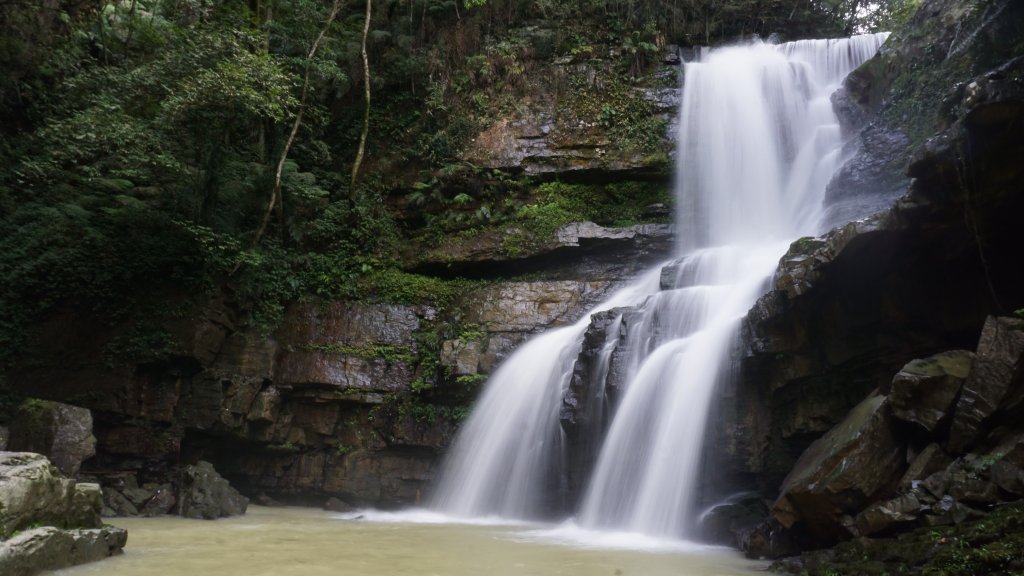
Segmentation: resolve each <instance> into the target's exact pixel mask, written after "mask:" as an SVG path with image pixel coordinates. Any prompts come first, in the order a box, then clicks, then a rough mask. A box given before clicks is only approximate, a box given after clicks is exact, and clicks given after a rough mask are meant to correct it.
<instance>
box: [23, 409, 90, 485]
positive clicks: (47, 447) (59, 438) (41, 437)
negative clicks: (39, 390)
mask: <svg viewBox="0 0 1024 576" xmlns="http://www.w3.org/2000/svg"><path fill="white" fill-rule="evenodd" d="M9 448H10V449H11V450H12V451H17V452H37V453H39V454H43V455H45V456H47V457H48V458H49V459H50V461H51V462H53V464H54V465H55V466H57V468H58V469H59V470H60V471H61V472H63V473H64V475H66V476H69V477H74V476H76V475H77V474H78V470H79V468H81V466H82V462H84V461H85V460H88V459H89V458H91V457H93V456H94V455H95V454H96V438H95V437H94V436H93V435H92V413H91V412H90V411H89V410H86V409H85V408H79V407H77V406H71V405H69V404H61V403H60V402H48V401H44V400H34V399H29V400H26V401H25V402H23V403H22V405H21V406H20V407H19V408H18V412H17V414H16V415H15V417H14V419H13V420H12V422H11V437H10V441H9Z"/></svg>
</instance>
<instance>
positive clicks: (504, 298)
mask: <svg viewBox="0 0 1024 576" xmlns="http://www.w3.org/2000/svg"><path fill="white" fill-rule="evenodd" d="M609 288H611V283H610V282H600V281H595V282H580V281H540V282H504V283H501V284H497V285H495V286H493V287H488V288H485V289H484V290H483V291H482V292H481V293H480V294H479V295H478V296H477V297H476V298H477V301H478V302H479V305H477V306H474V307H472V308H471V309H469V310H467V312H466V321H467V322H468V323H472V324H479V325H480V326H481V327H483V328H484V329H485V330H487V331H488V332H520V333H532V332H535V331H539V330H541V329H543V328H548V327H552V326H558V325H564V324H568V323H570V322H574V321H575V320H577V319H578V318H579V316H580V315H581V314H583V312H584V311H585V310H586V309H587V308H588V307H589V306H591V305H593V304H596V303H597V302H598V301H600V300H601V299H602V298H603V297H604V296H605V295H606V294H607V293H608V290H609Z"/></svg>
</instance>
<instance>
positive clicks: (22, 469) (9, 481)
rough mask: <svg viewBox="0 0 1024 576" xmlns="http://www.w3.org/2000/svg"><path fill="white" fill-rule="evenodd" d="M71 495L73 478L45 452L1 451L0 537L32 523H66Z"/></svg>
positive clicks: (71, 501) (71, 500)
mask: <svg viewBox="0 0 1024 576" xmlns="http://www.w3.org/2000/svg"><path fill="white" fill-rule="evenodd" d="M74 497H75V482H74V480H68V479H67V478H65V477H64V476H63V475H61V473H60V470H58V469H57V467H56V466H54V465H53V464H51V463H50V461H49V460H47V459H46V457H45V456H43V455H41V454H33V453H30V452H0V537H8V536H10V535H11V534H12V533H14V532H15V531H17V530H22V529H25V528H27V527H29V526H32V525H34V524H35V525H38V524H45V525H51V526H58V527H63V526H66V525H67V521H68V513H69V510H71V509H72V504H73V501H74Z"/></svg>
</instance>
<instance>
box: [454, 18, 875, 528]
mask: <svg viewBox="0 0 1024 576" xmlns="http://www.w3.org/2000/svg"><path fill="white" fill-rule="evenodd" d="M886 37H887V35H886V34H871V35H863V36H856V37H853V38H849V39H839V40H804V41H798V42H790V43H786V44H779V45H771V44H766V43H763V42H759V41H755V42H752V43H749V44H746V45H742V46H733V47H727V48H721V49H715V50H711V51H710V52H709V53H708V54H707V55H706V57H705V58H704V59H703V60H702V61H700V62H694V63H688V64H686V65H685V73H684V79H685V80H684V85H683V101H682V106H681V109H680V125H679V135H678V154H677V177H676V186H675V189H676V206H677V208H676V210H677V218H676V230H677V254H678V255H679V257H678V258H677V259H676V260H675V261H674V262H673V263H671V264H670V265H669V266H668V267H667V268H666V273H664V274H663V272H662V267H661V266H659V267H657V268H655V269H653V270H651V271H649V272H647V273H645V274H644V275H643V276H642V277H641V278H639V279H638V280H637V281H636V282H634V283H633V284H632V285H630V286H629V287H627V288H625V289H623V290H621V291H619V292H618V293H616V294H615V295H613V296H612V297H611V298H609V299H608V300H607V301H605V302H604V303H602V304H600V305H599V306H597V307H596V308H595V309H594V310H591V311H590V312H589V313H588V314H587V315H585V316H584V318H583V319H581V320H580V321H579V322H577V323H576V324H574V325H572V326H568V327H564V328H559V329H556V330H552V331H549V332H548V333H545V334H542V335H540V336H537V337H536V338H534V339H533V340H531V341H530V342H528V343H527V344H525V345H524V346H522V347H521V348H520V349H519V350H517V351H516V352H515V353H514V354H513V355H512V356H511V357H509V358H508V359H507V360H505V362H504V364H503V365H502V366H501V368H500V369H499V370H498V371H497V372H495V374H494V375H493V376H492V377H491V378H490V379H489V380H488V382H487V384H486V387H485V389H484V392H483V394H482V396H481V398H480V400H478V402H477V403H476V405H475V406H474V408H473V410H472V413H471V416H470V418H469V420H468V421H467V422H466V424H465V425H464V426H463V427H462V429H461V430H460V432H459V435H458V437H457V438H456V441H455V442H454V444H453V447H452V450H451V453H450V454H449V457H448V459H447V461H446V464H445V467H444V469H443V472H442V476H441V483H440V485H439V487H438V490H437V494H436V495H435V498H434V507H435V508H437V509H438V510H440V511H442V512H444V513H447V514H452V515H456V516H462V517H478V516H492V515H496V516H500V517H504V518H536V517H541V516H544V513H545V511H548V510H551V509H552V508H555V509H557V506H555V504H553V503H557V500H558V498H559V497H560V494H561V491H562V490H561V484H560V483H561V479H562V478H563V477H564V475H565V470H564V467H565V462H566V454H565V450H566V443H565V439H564V434H563V433H562V430H561V429H560V427H559V411H560V409H561V406H562V398H563V397H564V395H565V392H566V390H567V387H568V383H569V380H570V377H571V375H572V372H573V367H574V364H575V362H576V357H577V356H578V355H579V353H580V349H581V346H582V339H583V335H584V332H586V330H587V327H588V325H589V323H590V315H591V314H594V313H596V312H600V311H605V310H616V311H620V312H621V313H627V312H628V313H630V314H631V315H633V316H634V317H638V318H639V320H635V321H632V322H630V323H629V325H628V326H625V325H624V323H623V322H620V320H621V318H622V315H621V314H620V315H619V319H617V320H616V321H615V322H611V323H610V324H609V326H610V330H609V332H608V333H607V336H606V339H605V341H606V349H602V354H601V355H600V361H601V362H604V363H605V365H604V366H602V367H600V369H599V370H598V371H597V374H599V375H600V377H601V378H605V377H607V375H608V373H609V370H608V366H607V363H608V362H611V357H612V356H614V355H613V354H612V353H611V351H612V350H613V349H614V348H615V347H616V346H618V347H621V348H622V354H621V355H620V356H621V357H623V358H626V359H627V360H626V361H625V367H624V368H623V367H622V366H620V367H619V368H620V369H619V370H618V371H619V372H620V373H622V372H623V370H624V373H625V378H624V380H623V382H622V383H621V384H620V387H619V396H620V397H619V400H618V402H617V405H615V406H610V407H609V410H608V412H609V413H610V414H612V417H611V422H610V424H609V425H608V427H607V433H606V435H605V437H604V440H603V443H602V444H601V447H600V451H599V455H598V457H597V460H596V463H595V465H594V468H593V471H592V472H591V474H590V477H589V481H588V482H587V484H586V488H585V491H584V495H583V499H582V502H581V503H580V504H579V505H578V507H577V510H578V513H577V522H578V524H580V525H581V526H583V527H586V528H595V529H609V530H616V531H627V532H637V533H642V534H646V535H650V536H656V537H668V538H680V537H686V536H688V535H690V534H689V530H690V529H691V524H692V522H693V516H694V510H693V507H694V504H695V494H696V480H697V476H698V472H699V468H700V458H701V453H702V449H703V443H704V438H703V435H704V428H705V424H706V419H707V414H708V411H709V408H710V403H711V399H712V396H713V393H714V389H715V386H716V384H717V383H718V381H719V380H720V379H722V378H724V377H727V374H728V371H727V370H723V367H727V366H729V364H730V362H731V353H732V351H733V349H734V344H735V339H736V334H737V329H738V327H739V323H740V321H741V320H742V319H743V317H744V316H745V315H746V313H747V311H748V310H749V309H750V307H751V306H752V305H753V304H754V302H755V301H756V299H757V298H758V297H759V296H760V295H761V294H762V293H763V292H764V290H765V287H766V283H767V282H768V281H769V280H770V278H771V274H772V273H773V272H774V270H775V268H776V266H777V265H778V261H779V258H780V257H781V256H782V255H783V254H784V253H785V251H786V249H787V248H788V246H789V245H790V244H791V243H792V242H793V241H794V240H795V239H797V238H799V237H801V236H804V235H814V234H818V233H819V232H820V230H819V229H818V227H819V220H820V218H821V214H822V211H823V206H822V204H823V198H824V191H825V187H826V185H827V184H828V181H829V180H830V178H831V177H832V175H833V174H834V173H835V171H836V170H837V168H838V167H839V166H840V164H841V158H840V150H841V147H842V141H841V139H840V133H839V122H838V120H837V118H836V116H835V114H834V112H833V111H832V105H831V102H830V100H829V96H830V95H831V93H832V92H834V91H835V89H836V88H837V87H838V86H839V83H840V82H841V81H842V79H843V78H844V77H845V76H846V75H847V74H848V73H849V72H850V71H852V70H853V69H854V68H856V67H857V66H859V65H860V64H861V63H863V62H864V61H865V60H867V59H868V58H870V57H871V56H872V55H874V53H875V52H876V51H877V50H878V48H879V46H880V45H881V44H882V42H884V41H885V38H886ZM673 275H674V278H675V282H674V283H672V282H671V278H672V276H673ZM666 276H668V277H669V280H670V282H669V284H670V285H671V286H670V287H669V289H661V290H659V286H661V287H662V288H664V287H665V284H666ZM659 280H660V282H659ZM613 313H614V312H613ZM612 330H614V333H612ZM617 335H619V336H617ZM598 386H603V383H598ZM598 394H599V395H600V391H599V392H598ZM569 504H570V505H573V504H574V503H569Z"/></svg>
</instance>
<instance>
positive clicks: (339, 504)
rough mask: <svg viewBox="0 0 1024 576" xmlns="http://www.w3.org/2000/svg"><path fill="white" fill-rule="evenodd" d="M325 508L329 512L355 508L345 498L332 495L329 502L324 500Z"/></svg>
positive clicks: (346, 510) (347, 510)
mask: <svg viewBox="0 0 1024 576" xmlns="http://www.w3.org/2000/svg"><path fill="white" fill-rule="evenodd" d="M324 510H327V511H329V512H351V511H352V510H353V508H352V506H350V505H349V504H348V503H347V502H345V501H344V500H341V499H340V498H335V497H333V496H332V497H330V498H328V499H327V502H324Z"/></svg>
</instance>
